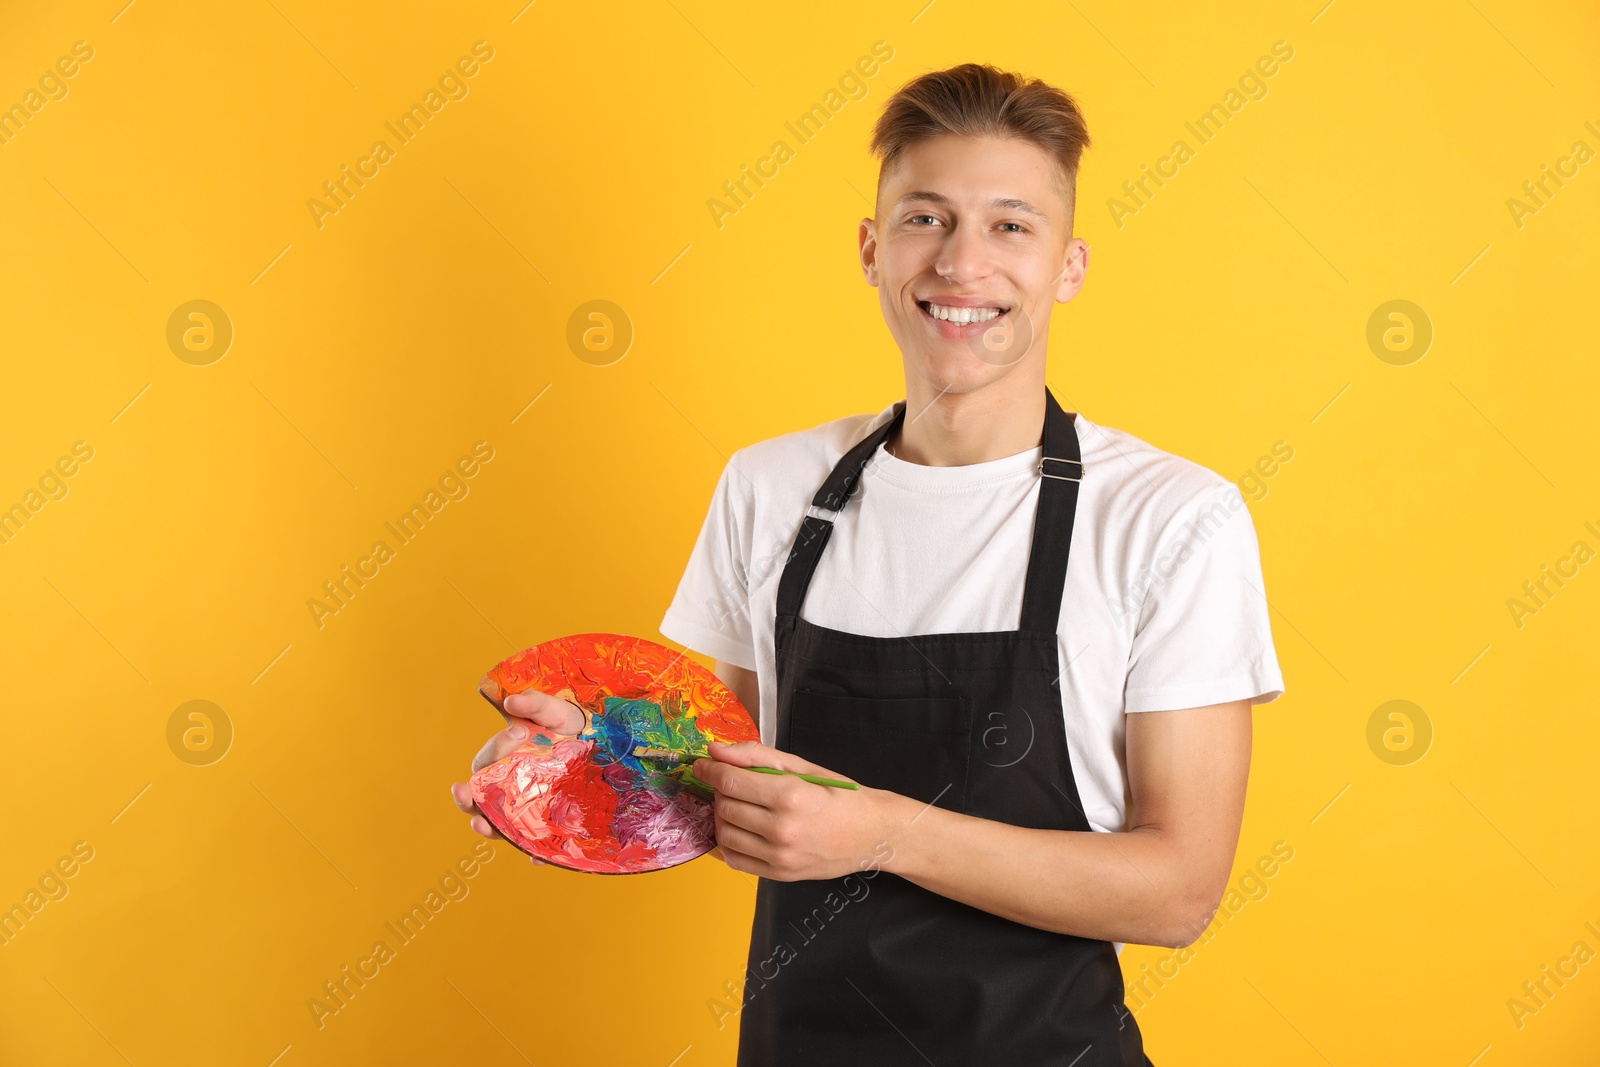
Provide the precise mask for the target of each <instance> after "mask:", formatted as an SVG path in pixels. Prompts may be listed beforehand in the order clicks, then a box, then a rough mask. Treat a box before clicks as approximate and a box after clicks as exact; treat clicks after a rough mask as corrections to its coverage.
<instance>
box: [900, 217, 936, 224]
mask: <svg viewBox="0 0 1600 1067" xmlns="http://www.w3.org/2000/svg"><path fill="white" fill-rule="evenodd" d="M918 219H929V220H931V221H938V220H936V219H934V218H933V216H932V215H912V216H911V217H910V218H908V219H906V221H907V222H909V223H912V224H913V225H919V223H918V222H917V220H918Z"/></svg>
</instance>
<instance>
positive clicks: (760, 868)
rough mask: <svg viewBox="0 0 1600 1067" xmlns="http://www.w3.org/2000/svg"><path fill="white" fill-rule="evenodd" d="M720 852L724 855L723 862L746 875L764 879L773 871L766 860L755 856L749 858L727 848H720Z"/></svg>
mask: <svg viewBox="0 0 1600 1067" xmlns="http://www.w3.org/2000/svg"><path fill="white" fill-rule="evenodd" d="M718 851H720V852H721V853H722V862H723V863H726V864H727V865H728V866H729V867H731V868H732V869H733V870H736V871H743V872H745V873H746V874H753V875H756V876H757V877H763V878H764V877H766V876H767V875H768V874H769V873H770V872H771V870H772V867H771V865H770V864H768V863H767V861H766V860H763V859H757V858H756V857H755V856H748V855H746V854H744V853H743V852H739V851H736V850H734V849H731V848H728V847H726V846H718Z"/></svg>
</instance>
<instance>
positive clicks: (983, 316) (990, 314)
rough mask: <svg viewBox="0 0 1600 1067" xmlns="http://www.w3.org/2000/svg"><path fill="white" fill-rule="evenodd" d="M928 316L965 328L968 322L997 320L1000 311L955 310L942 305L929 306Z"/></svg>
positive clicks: (984, 309)
mask: <svg viewBox="0 0 1600 1067" xmlns="http://www.w3.org/2000/svg"><path fill="white" fill-rule="evenodd" d="M928 314H930V315H932V316H933V317H934V318H936V319H944V320H945V321H946V322H953V323H955V324H956V325H957V326H965V325H966V324H967V323H969V322H988V321H989V320H990V319H993V318H997V317H998V316H999V315H1000V314H1001V311H1000V309H999V308H957V307H945V306H943V305H942V304H929V305H928Z"/></svg>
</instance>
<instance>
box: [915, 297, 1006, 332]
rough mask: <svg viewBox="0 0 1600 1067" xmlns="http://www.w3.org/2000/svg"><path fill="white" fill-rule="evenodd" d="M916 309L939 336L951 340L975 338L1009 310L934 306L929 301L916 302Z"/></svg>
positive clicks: (996, 306)
mask: <svg viewBox="0 0 1600 1067" xmlns="http://www.w3.org/2000/svg"><path fill="white" fill-rule="evenodd" d="M917 307H918V308H919V309H920V310H921V311H922V314H923V316H924V317H926V318H928V319H931V320H932V323H933V328H934V330H935V331H936V332H937V333H938V334H939V336H941V337H947V338H950V339H951V340H962V339H965V338H970V337H976V336H978V335H980V334H982V333H983V332H984V331H985V330H987V329H990V328H992V324H994V323H995V322H996V321H997V320H999V319H1000V318H1001V317H1003V316H1005V315H1007V314H1009V313H1010V310H1011V309H1010V308H1003V307H1000V306H998V305H989V306H986V307H954V306H952V305H948V304H936V303H934V302H932V301H930V300H918V301H917Z"/></svg>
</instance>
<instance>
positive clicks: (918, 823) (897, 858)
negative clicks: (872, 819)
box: [874, 790, 944, 880]
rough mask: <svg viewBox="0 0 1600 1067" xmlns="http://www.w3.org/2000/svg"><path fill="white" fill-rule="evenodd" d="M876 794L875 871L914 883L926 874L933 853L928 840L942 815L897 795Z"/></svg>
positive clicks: (930, 807)
mask: <svg viewBox="0 0 1600 1067" xmlns="http://www.w3.org/2000/svg"><path fill="white" fill-rule="evenodd" d="M875 792H877V793H878V794H879V795H880V808H879V812H880V814H879V818H878V820H877V837H876V839H875V842H874V843H875V851H874V858H875V859H876V860H877V866H878V869H879V870H883V871H888V872H889V873H891V874H897V875H899V876H900V877H902V878H906V879H911V880H915V879H916V878H917V877H918V876H920V875H921V874H923V873H925V872H926V870H927V865H928V861H929V859H930V857H931V855H932V853H933V850H932V849H930V848H929V839H930V837H932V836H933V833H934V832H935V830H936V829H937V825H938V821H939V817H940V816H941V815H943V814H944V811H943V809H942V808H936V807H934V806H932V805H930V804H927V803H924V802H923V801H920V800H916V799H914V798H912V797H908V796H905V795H903V794H900V793H891V792H889V791H888V790H875Z"/></svg>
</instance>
